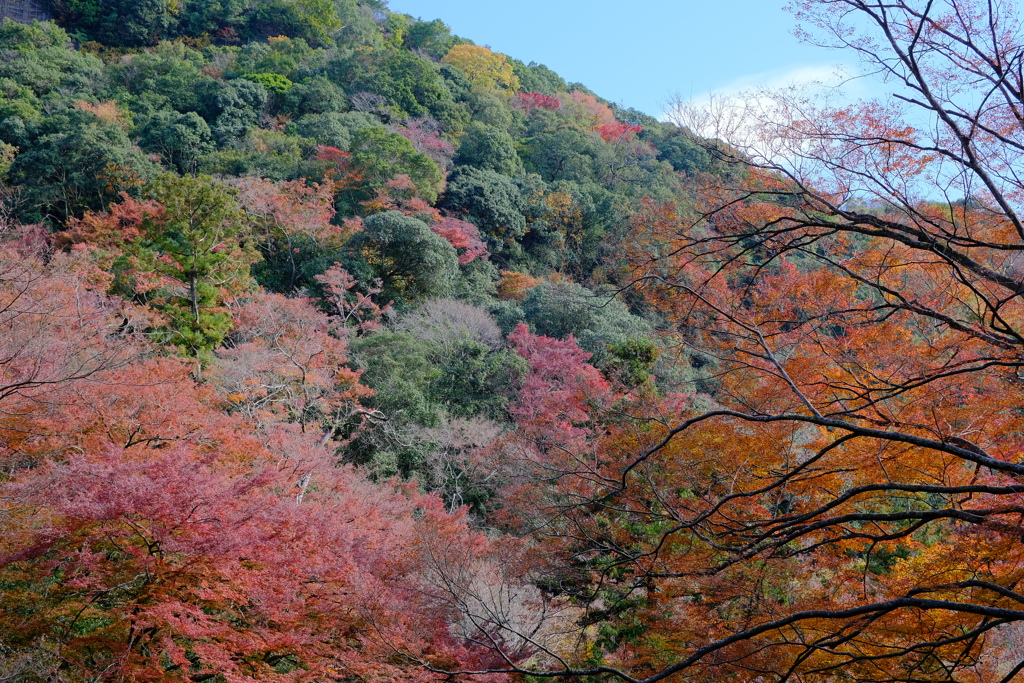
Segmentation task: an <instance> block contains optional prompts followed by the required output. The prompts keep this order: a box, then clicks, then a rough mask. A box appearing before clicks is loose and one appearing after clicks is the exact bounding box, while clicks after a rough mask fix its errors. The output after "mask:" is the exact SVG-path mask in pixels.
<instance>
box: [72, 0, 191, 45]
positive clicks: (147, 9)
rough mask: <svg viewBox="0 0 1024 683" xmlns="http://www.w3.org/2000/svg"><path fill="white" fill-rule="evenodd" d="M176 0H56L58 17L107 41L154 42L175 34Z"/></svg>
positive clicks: (107, 42) (137, 43)
mask: <svg viewBox="0 0 1024 683" xmlns="http://www.w3.org/2000/svg"><path fill="white" fill-rule="evenodd" d="M178 5H179V4H178V2H177V0H54V2H53V7H54V9H55V10H56V12H57V16H58V18H59V20H60V21H61V22H62V23H64V24H65V25H67V26H74V27H75V28H76V29H80V30H82V31H84V32H85V33H86V34H87V35H88V37H89V38H91V39H93V40H96V41H98V42H100V43H102V44H104V45H109V46H116V47H140V46H144V45H155V44H156V43H157V42H158V41H159V40H160V39H161V38H166V37H169V36H170V35H172V34H174V33H175V31H176V28H177V24H178V9H179V6H178Z"/></svg>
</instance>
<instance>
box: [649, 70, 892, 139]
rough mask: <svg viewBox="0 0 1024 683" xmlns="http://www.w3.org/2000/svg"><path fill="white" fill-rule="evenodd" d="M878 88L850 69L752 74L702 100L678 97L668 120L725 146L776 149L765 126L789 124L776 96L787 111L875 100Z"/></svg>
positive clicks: (668, 109)
mask: <svg viewBox="0 0 1024 683" xmlns="http://www.w3.org/2000/svg"><path fill="white" fill-rule="evenodd" d="M873 85H874V83H873V82H872V81H871V80H870V79H867V78H864V77H862V76H860V75H859V74H857V72H856V71H854V70H853V69H851V68H850V67H848V66H844V65H836V64H819V65H810V66H798V67H794V68H789V69H776V70H772V71H764V72H760V73H755V74H749V75H747V76H743V77H741V78H738V79H735V80H733V81H731V82H729V83H726V84H725V85H723V86H722V87H719V88H716V89H714V90H709V91H707V92H704V93H701V94H699V95H696V96H693V97H689V98H682V97H678V96H677V97H676V98H675V100H674V101H673V102H672V103H670V104H669V105H668V106H667V107H666V109H665V112H664V114H663V120H667V121H673V122H675V123H678V124H680V125H683V126H686V127H687V128H689V129H690V130H693V131H694V132H695V133H697V134H698V135H701V136H703V137H706V138H713V139H715V138H717V139H721V140H726V141H728V142H730V143H732V144H733V145H735V146H737V147H739V148H748V149H750V148H752V147H754V146H756V147H758V148H761V150H760V151H762V152H766V151H767V150H766V149H765V147H766V144H765V143H768V144H767V147H769V148H771V147H775V146H776V145H775V144H774V142H775V141H769V140H766V139H765V138H764V137H763V134H764V127H763V125H762V124H763V123H764V122H765V121H772V120H784V119H785V118H786V117H787V116H792V115H793V114H794V113H795V112H794V111H792V110H789V111H786V112H783V111H781V110H780V108H779V107H780V100H779V99H778V98H776V97H773V96H772V93H778V92H781V91H785V92H786V93H787V96H786V97H785V98H784V100H785V101H786V102H787V104H788V106H792V104H793V103H798V102H800V101H804V102H808V103H810V102H814V103H815V104H817V105H822V104H825V103H828V104H832V105H835V104H843V103H850V102H852V101H855V100H858V99H864V98H867V97H869V96H871V95H872V94H874V93H873V92H872V90H873Z"/></svg>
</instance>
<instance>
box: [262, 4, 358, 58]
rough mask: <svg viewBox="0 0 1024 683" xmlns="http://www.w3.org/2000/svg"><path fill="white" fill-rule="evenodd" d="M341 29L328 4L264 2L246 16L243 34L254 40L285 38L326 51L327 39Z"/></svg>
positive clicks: (339, 22) (331, 5)
mask: <svg viewBox="0 0 1024 683" xmlns="http://www.w3.org/2000/svg"><path fill="white" fill-rule="evenodd" d="M341 26H342V24H341V20H340V19H338V17H337V15H336V14H335V13H334V3H333V2H332V0H267V1H265V2H260V3H258V4H257V5H256V6H255V11H253V12H252V13H251V14H250V15H249V17H248V20H247V22H246V26H245V33H246V34H247V35H248V36H249V37H250V38H253V39H256V40H264V39H266V38H268V37H272V36H287V37H289V38H301V39H303V40H305V41H306V42H308V43H309V44H310V45H315V46H318V47H327V46H329V45H331V42H332V41H331V35H332V34H333V33H334V32H335V31H337V30H338V29H340V28H341Z"/></svg>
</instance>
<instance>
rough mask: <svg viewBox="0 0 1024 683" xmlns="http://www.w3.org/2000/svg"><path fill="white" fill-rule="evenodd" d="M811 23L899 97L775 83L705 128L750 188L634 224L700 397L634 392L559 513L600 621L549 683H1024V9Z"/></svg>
mask: <svg viewBox="0 0 1024 683" xmlns="http://www.w3.org/2000/svg"><path fill="white" fill-rule="evenodd" d="M794 5H795V12H796V14H797V16H798V18H799V19H800V20H801V21H802V22H803V24H804V26H805V27H808V28H805V31H806V35H807V36H809V37H810V38H811V39H813V40H816V41H820V42H824V43H829V44H831V45H833V46H836V47H842V48H846V49H853V50H855V51H856V52H857V53H859V54H860V56H861V57H862V58H863V59H864V60H865V61H866V62H867V63H868V65H869V66H870V68H872V69H874V70H878V71H881V72H882V73H884V74H886V75H887V76H888V77H889V82H890V83H893V84H896V85H897V86H899V90H898V91H896V92H894V93H893V94H892V95H891V96H890V97H889V98H888V99H885V100H882V101H874V102H867V103H861V104H856V105H840V106H834V105H830V104H829V103H828V102H827V101H825V100H820V99H815V98H809V97H806V96H804V95H802V94H801V93H798V92H796V91H792V90H791V91H786V92H782V93H764V92H762V93H757V96H756V97H754V98H752V101H751V102H752V103H749V106H748V107H747V109H746V113H748V114H750V115H751V118H750V119H749V120H747V121H745V122H744V124H743V126H742V127H735V126H734V127H733V128H732V130H733V131H734V132H738V133H742V137H738V138H737V139H736V140H735V142H734V144H733V145H732V146H729V145H725V144H723V143H722V142H721V141H719V140H714V141H712V142H708V141H706V140H703V139H702V138H701V137H700V136H699V135H695V136H694V140H695V142H703V144H705V146H706V148H707V150H708V152H709V153H710V154H712V155H715V156H716V157H717V158H718V159H720V160H721V161H723V162H724V164H725V165H726V166H725V168H727V169H729V170H727V171H726V172H721V173H719V174H718V175H710V176H707V177H704V178H700V179H698V181H697V186H696V188H695V191H694V193H693V198H692V203H690V204H686V205H684V204H678V205H673V204H669V205H660V204H657V203H654V202H648V203H647V204H646V205H645V207H644V208H643V209H642V210H641V211H639V212H638V213H637V214H636V215H635V216H634V218H633V226H632V227H633V232H632V234H631V242H630V244H629V251H630V254H629V258H630V267H631V276H632V281H633V284H634V286H635V288H636V289H637V290H638V292H640V293H641V294H642V295H643V296H644V297H645V298H646V300H647V302H648V304H649V306H650V307H651V308H652V309H654V310H656V311H658V312H659V313H660V314H661V315H662V316H664V320H665V331H666V335H667V338H668V341H670V342H671V344H670V345H669V347H670V348H671V349H673V353H675V354H676V356H677V357H679V358H683V359H689V360H690V361H691V363H692V365H693V367H694V381H695V385H696V386H698V387H699V388H700V389H701V390H702V392H703V395H701V396H695V397H692V398H687V397H663V398H660V399H659V398H658V397H645V398H642V397H625V398H624V399H623V400H622V401H621V402H620V403H619V404H618V405H617V406H616V410H617V411H618V414H619V415H620V418H619V419H618V420H617V421H616V420H608V421H606V423H605V425H604V427H603V430H598V431H593V427H590V429H591V430H592V431H591V433H590V434H589V435H588V438H587V439H586V443H584V444H579V445H573V446H567V447H566V448H565V449H564V450H566V451H572V453H571V457H570V455H563V456H562V461H563V463H564V464H563V465H562V468H561V469H560V471H559V472H558V474H557V476H555V475H553V474H549V475H548V476H547V477H546V480H547V482H548V483H549V484H550V490H549V492H548V493H547V494H546V495H547V496H548V498H547V503H544V502H543V496H540V497H536V498H534V500H535V501H540V502H536V503H535V505H537V506H538V507H543V506H544V505H546V506H547V510H548V514H549V522H548V523H547V525H546V527H545V529H544V533H546V534H550V535H552V536H555V537H557V541H558V543H557V545H556V546H553V549H552V553H556V552H563V553H565V556H564V557H565V559H564V560H563V562H564V563H565V567H566V569H565V573H564V574H563V575H562V580H563V582H565V584H566V585H569V586H575V588H574V589H573V590H575V591H576V593H577V595H578V596H579V597H580V598H581V600H583V601H584V602H585V604H587V606H588V607H587V610H588V614H587V616H586V617H584V622H583V623H584V625H586V624H588V623H590V624H600V625H601V628H600V629H598V630H597V632H591V633H589V634H585V636H584V640H585V641H588V646H587V647H585V648H583V651H584V654H583V655H581V656H580V657H579V658H578V659H577V660H576V661H570V660H567V659H564V658H563V659H557V660H556V659H555V658H554V657H553V653H551V654H552V660H551V661H550V662H549V664H550V665H549V666H546V667H545V668H544V671H543V673H544V675H546V676H555V677H558V676H564V677H570V678H572V677H584V676H602V675H603V676H608V677H616V678H619V679H622V680H626V681H645V682H653V681H659V680H665V679H669V678H675V679H679V680H699V681H751V682H753V681H838V680H851V681H953V680H955V681H977V682H978V683H982V682H995V681H1000V682H1001V683H1009V682H1010V681H1012V680H1015V677H1017V676H1018V675H1019V674H1020V673H1021V672H1022V671H1024V662H1019V661H1017V660H1016V659H1011V658H1009V655H1008V654H1007V653H1011V652H1012V648H1008V647H1006V643H1007V642H1008V641H1009V640H1010V639H1011V637H1012V634H1013V633H1014V631H1012V626H1013V625H1014V624H1015V623H1019V622H1022V621H1024V589H1022V587H1021V585H1020V582H1021V580H1022V578H1024V546H1022V545H1021V542H1020V541H1021V523H1022V520H1024V482H1022V481H1021V477H1022V475H1024V463H1022V456H1021V454H1022V451H1024V432H1022V430H1021V426H1020V425H1021V419H1020V418H1021V412H1020V411H1021V406H1022V405H1024V384H1022V381H1021V374H1020V373H1021V369H1022V367H1024V360H1022V351H1024V318H1022V314H1024V302H1022V295H1024V264H1022V262H1021V254H1022V252H1024V219H1022V218H1021V215H1020V208H1021V202H1022V200H1024V181H1022V177H1024V176H1022V171H1024V165H1022V162H1024V80H1022V79H1021V75H1020V74H1021V70H1020V64H1021V55H1022V54H1024V37H1022V30H1021V28H1022V27H1021V22H1020V18H1019V16H1018V15H1017V14H1016V13H1015V11H1014V9H1013V8H1012V7H1011V6H1010V4H1009V3H987V2H981V1H980V0H979V1H974V0H945V1H941V0H935V1H927V2H926V1H924V0H920V1H917V0H893V1H892V2H884V3H883V2H875V1H869V0H828V1H826V0H799V1H798V2H795V3H794ZM680 113H681V114H685V113H686V112H682V111H681V112H680ZM733 113H734V112H733ZM681 123H690V124H691V125H694V126H698V125H700V126H701V127H700V128H695V131H696V132H697V133H701V132H705V133H706V132H707V130H708V128H707V123H708V119H706V118H704V119H700V118H688V119H685V120H681ZM730 142H733V141H730ZM560 433H565V434H572V432H570V431H568V430H564V429H563V430H561V432H560ZM584 456H586V457H584ZM581 482H582V483H581ZM583 484H585V485H583ZM584 492H585V493H586V496H585V498H584V499H582V500H580V496H581V494H582V493H584ZM555 548H557V550H556V549H555ZM568 577H571V578H568ZM581 586H583V588H581ZM595 629H597V627H596V626H595ZM596 649H603V650H604V651H605V656H604V657H603V658H596V657H594V656H593V652H594V651H595V650H596ZM509 670H518V671H521V672H524V673H525V672H526V671H527V670H530V667H524V668H516V667H510V669H509Z"/></svg>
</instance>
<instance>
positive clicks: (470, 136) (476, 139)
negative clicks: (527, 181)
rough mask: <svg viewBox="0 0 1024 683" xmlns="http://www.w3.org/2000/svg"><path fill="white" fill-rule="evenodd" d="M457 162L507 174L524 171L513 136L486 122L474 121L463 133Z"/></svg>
mask: <svg viewBox="0 0 1024 683" xmlns="http://www.w3.org/2000/svg"><path fill="white" fill-rule="evenodd" d="M455 163H456V164H459V165H465V166H475V167H477V168H483V169H489V170H491V171H494V172H496V173H500V174H502V175H507V176H517V175H519V174H521V173H522V172H523V162H522V161H521V160H520V159H519V154H518V153H517V152H516V143H515V140H513V139H512V136H511V135H509V134H508V133H506V132H505V131H503V130H500V129H498V128H495V127H494V126H489V125H487V124H486V123H481V122H479V121H474V122H473V123H472V124H470V126H469V127H468V128H467V129H466V132H465V133H463V136H462V140H461V145H460V146H459V154H458V156H457V157H456V158H455Z"/></svg>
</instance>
